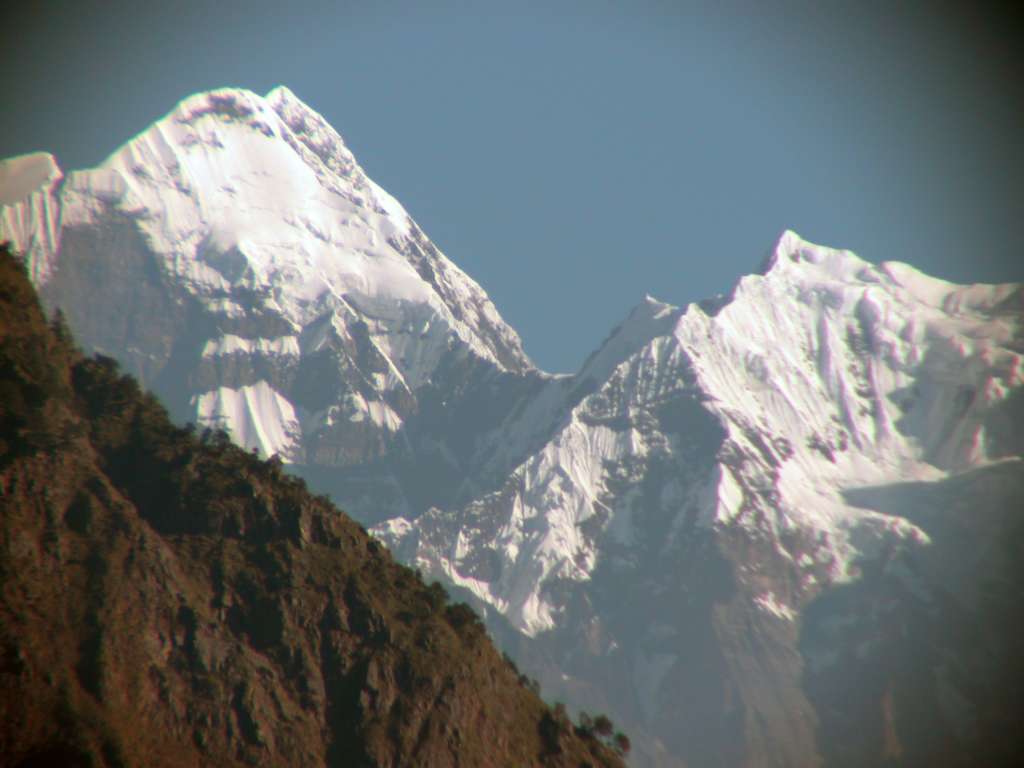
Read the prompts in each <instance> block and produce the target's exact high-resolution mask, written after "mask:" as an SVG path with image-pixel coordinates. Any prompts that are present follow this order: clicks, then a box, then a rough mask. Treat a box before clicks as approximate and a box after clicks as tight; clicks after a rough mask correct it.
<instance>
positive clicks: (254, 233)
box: [2, 87, 533, 459]
mask: <svg viewBox="0 0 1024 768" xmlns="http://www.w3.org/2000/svg"><path fill="white" fill-rule="evenodd" d="M45 166H46V163H45V162H44V161H43V160H40V159H38V158H36V159H34V160H33V159H28V160H26V159H22V160H20V161H18V163H17V164H16V166H12V167H14V168H15V170H17V171H18V173H17V174H16V175H17V177H18V179H17V181H18V183H17V184H14V183H13V182H12V183H10V184H5V189H7V188H10V189H12V190H14V188H15V187H17V190H16V191H19V193H20V192H28V194H27V197H26V196H25V195H23V194H22V195H20V197H21V198H23V199H19V201H18V202H16V203H14V204H11V205H5V206H4V208H3V214H2V215H3V219H2V221H3V237H5V238H9V239H11V240H12V241H13V245H14V247H15V249H17V250H19V251H21V252H23V253H25V254H26V255H27V257H28V263H29V268H30V272H31V274H32V276H33V279H34V280H35V282H36V283H37V284H38V285H40V287H41V289H42V293H43V296H44V298H47V297H51V298H50V299H49V300H51V301H52V302H53V303H57V304H60V305H62V306H65V305H67V307H66V308H69V310H70V312H71V313H72V314H76V313H79V312H78V309H77V307H76V305H78V304H80V303H81V302H83V301H85V300H86V299H85V297H83V296H82V295H81V291H80V289H79V287H76V286H78V285H80V281H81V279H82V277H81V273H83V272H84V271H86V270H87V269H88V268H89V265H88V264H86V260H87V259H86V260H83V259H84V258H85V257H83V255H82V250H83V249H82V246H81V240H82V239H83V238H85V239H87V240H89V241H90V245H89V246H88V247H86V248H85V251H86V252H88V253H90V254H96V256H93V257H90V258H96V257H99V255H100V250H101V249H103V250H106V251H108V252H110V251H113V253H114V254H118V253H123V254H124V258H128V259H129V260H130V262H131V265H132V268H133V269H134V270H136V271H138V272H139V273H140V274H136V275H132V276H130V273H131V270H130V269H125V268H124V267H125V266H127V265H122V268H121V269H120V270H119V271H117V273H116V274H111V275H110V276H109V278H110V279H111V280H113V281H114V282H115V284H117V285H120V284H124V287H125V291H131V290H132V289H131V287H130V286H129V285H128V282H129V281H130V280H132V279H140V278H141V279H144V280H145V282H146V283H147V284H149V285H151V286H152V288H153V291H155V292H156V293H158V294H160V295H161V297H162V298H161V301H163V302H167V307H166V311H167V312H168V314H169V315H170V316H169V317H167V318H166V319H165V322H168V323H174V324H176V327H175V328H173V329H172V328H167V329H166V334H165V337H164V338H165V341H164V344H163V348H162V349H161V350H160V351H159V352H157V351H155V350H154V349H153V348H152V344H150V343H148V342H143V341H141V340H134V341H131V340H126V339H124V338H121V339H119V340H116V341H115V340H114V339H112V338H111V339H99V338H97V339H95V340H94V343H95V344H96V346H97V347H98V348H100V349H106V350H113V349H118V348H122V347H125V348H128V349H133V348H134V349H136V350H137V351H138V353H139V354H140V359H139V360H138V361H137V362H135V363H134V364H133V365H132V367H133V368H134V370H135V372H136V373H138V374H139V375H140V376H142V378H143V380H144V381H150V380H153V379H154V377H163V378H166V377H167V376H168V375H169V371H168V369H167V366H168V364H181V363H182V362H183V356H192V357H193V358H194V364H196V365H200V366H206V367H207V368H209V367H210V366H214V367H220V368H223V367H224V366H225V365H227V364H228V362H227V361H228V360H233V361H235V362H232V363H230V365H231V366H232V367H235V368H237V365H238V362H239V361H241V360H243V359H244V360H245V361H246V362H245V363H244V365H245V366H246V370H247V373H245V374H244V375H242V376H241V377H239V376H238V375H236V374H232V376H231V377H229V378H232V379H234V380H235V381H236V383H234V384H229V385H224V384H223V383H218V385H217V386H212V381H211V385H200V387H204V386H209V387H210V388H208V389H202V388H201V389H200V390H199V391H195V394H194V396H193V397H192V401H191V406H189V407H190V408H191V409H192V412H193V414H194V418H196V419H197V420H198V421H200V422H203V423H211V424H220V425H223V426H225V427H226V428H228V429H229V430H230V431H232V432H233V433H234V434H235V435H236V437H238V438H239V439H240V440H242V441H243V442H244V443H245V444H246V445H247V446H250V447H255V448H257V449H259V450H260V451H261V452H263V453H266V454H271V453H280V454H281V455H282V456H284V457H285V458H291V459H299V458H301V457H302V456H303V455H305V453H306V448H307V447H308V446H303V445H302V443H303V442H308V441H307V440H304V438H302V435H303V434H306V435H307V436H308V435H309V433H310V431H311V430H312V431H314V432H315V431H316V430H319V429H321V427H325V426H326V427H330V426H331V425H332V424H335V423H337V422H338V421H339V420H341V421H353V422H359V423H362V424H363V425H364V426H363V427H360V428H361V429H370V426H369V425H374V426H373V428H372V429H373V430H376V431H379V432H381V435H380V436H379V437H376V438H373V440H374V441H378V440H386V439H389V438H386V437H385V436H384V435H386V434H393V433H395V432H396V430H398V429H399V428H400V425H401V424H402V423H403V421H404V419H406V418H407V417H408V416H409V415H410V414H411V413H412V412H413V411H415V406H414V404H413V403H414V400H415V398H412V400H410V397H411V393H412V392H414V391H415V390H417V389H419V388H420V387H423V386H425V385H427V384H428V383H429V382H430V381H431V380H432V379H433V378H434V377H435V374H436V372H437V370H438V367H439V366H442V365H449V363H445V362H444V361H445V360H452V361H454V360H456V359H459V360H466V361H469V360H476V361H479V362H480V363H481V364H483V365H485V366H490V367H492V368H494V369H495V370H496V371H511V372H517V373H520V372H526V371H531V370H533V366H532V364H531V363H530V361H529V359H528V358H527V357H526V355H525V354H524V352H523V350H522V344H521V342H520V340H519V338H518V336H517V335H516V333H515V331H513V330H512V329H511V328H510V327H508V326H507V325H506V324H505V323H504V321H503V320H502V319H501V317H500V315H499V314H498V312H497V310H496V309H495V307H494V306H493V304H492V303H491V302H490V300H489V299H488V298H487V295H486V294H485V293H484V292H483V290H482V289H481V288H480V287H479V286H478V285H477V284H476V283H474V282H473V281H472V280H471V279H470V278H469V277H468V276H467V275H466V274H465V273H463V272H462V271H461V270H460V269H459V268H458V267H456V266H455V265H454V264H452V263H451V262H450V261H449V260H448V259H447V258H445V256H444V255H443V254H441V252H440V251H438V250H437V248H436V247H434V245H433V244H432V243H431V242H430V241H429V240H428V239H427V237H426V236H425V235H424V234H423V232H422V231H421V230H420V229H419V227H417V226H416V224H415V222H413V220H412V219H411V218H410V216H409V215H408V213H407V212H406V211H405V210H404V208H402V206H401V205H400V204H399V203H398V202H397V201H396V200H395V199H394V198H393V197H391V196H390V195H389V194H387V193H386V192H385V191H384V190H382V189H381V188H380V187H379V186H377V185H376V184H374V183H373V182H372V181H371V180H370V179H369V178H368V177H367V175H366V174H365V172H364V171H363V170H362V168H361V167H360V166H359V165H358V163H357V162H356V160H355V158H354V157H353V155H352V153H351V152H350V151H349V149H348V148H347V147H346V146H345V143H344V141H343V140H342V138H341V136H340V135H339V134H338V133H337V132H336V131H335V130H334V129H333V128H332V127H331V126H330V125H328V124H327V122H326V121H325V120H324V119H323V118H322V117H321V116H320V115H319V114H317V113H316V112H315V111H314V110H312V109H311V108H309V107H308V106H307V105H305V104H304V103H302V102H301V101H300V100H299V99H298V98H297V97H296V96H295V95H294V94H293V93H292V92H291V91H289V90H288V89H287V88H284V87H278V88H275V89H274V90H273V91H271V92H270V93H269V94H268V95H267V96H266V97H263V96H259V95H257V94H255V93H252V92H250V91H246V90H243V89H232V88H226V89H219V90H215V91H210V92H208V93H200V94H196V95H193V96H190V97H188V98H186V99H184V100H183V101H181V102H180V103H179V104H178V105H177V106H176V107H175V108H174V109H173V110H172V111H171V112H170V113H169V114H168V115H166V116H165V117H163V118H162V119H160V120H158V121H157V122H156V123H154V124H153V125H152V126H150V127H149V128H147V129H146V130H144V131H143V132H142V133H140V134H139V135H137V136H136V137H134V138H133V139H131V140H130V141H128V142H127V143H126V144H125V145H124V146H123V147H121V148H120V149H118V150H117V151H116V152H114V154H112V155H111V156H110V157H109V158H108V159H107V160H106V161H104V162H103V163H102V164H101V165H100V166H99V167H98V168H95V169H92V170H87V171H76V172H73V173H71V174H69V175H68V177H67V178H66V179H65V180H64V181H63V183H59V184H58V183H57V181H56V179H57V174H55V173H46V174H42V171H43V170H46V167H45ZM30 171H31V172H30ZM40 174H42V176H40ZM8 175H9V176H12V178H13V175H14V174H13V173H12V174H8ZM36 176H40V178H39V179H36V178H35V177H36ZM43 176H45V178H43ZM29 177H31V178H29ZM23 179H28V181H32V184H29V186H32V187H34V188H35V190H34V191H30V190H28V189H24V190H23V189H22V188H23V187H25V184H26V183H27V181H22V180H23ZM69 239H70V245H68V243H69ZM129 241H131V243H130V246H131V247H130V253H129V252H128V251H126V250H125V249H126V248H128V246H129ZM65 245H67V246H68V247H64V246H65ZM114 258H115V259H116V258H121V257H120V256H114ZM152 299H153V297H151V300H152ZM185 305H188V306H189V307H191V309H189V310H188V311H186V312H185V313H184V315H182V312H183V310H180V309H174V307H184V306H185ZM91 311H92V310H87V309H86V308H84V307H83V308H82V310H81V313H80V314H85V313H86V312H91ZM200 318H202V319H200ZM110 319H111V321H112V322H113V323H114V324H115V325H116V324H117V323H118V322H119V321H117V320H116V318H113V317H111V318H110ZM182 323H184V324H185V325H187V326H188V328H187V329H186V328H185V326H184V325H182ZM105 327H106V328H107V329H108V330H111V331H112V332H114V333H115V335H118V336H123V334H124V333H126V332H127V333H128V334H129V335H130V334H132V333H133V331H131V329H121V330H116V329H114V328H112V327H111V326H110V325H105ZM183 333H184V334H185V335H184V336H183V335H182V334H183ZM196 334H198V335H199V337H195V338H193V336H195V335H196ZM186 338H188V344H189V345H190V346H191V350H190V351H186V350H184V349H182V348H180V344H181V343H184V342H185V339H186ZM296 344H297V345H298V354H297V355H295V354H292V352H294V350H295V348H296ZM282 350H289V352H288V354H284V353H283V352H282ZM317 355H319V356H321V357H322V356H323V355H328V356H333V357H335V358H338V359H339V360H343V361H347V362H341V363H340V368H338V367H335V370H336V371H338V370H340V371H346V370H347V371H348V373H342V374H341V375H342V376H343V378H346V377H347V383H346V384H344V385H342V384H341V383H340V382H335V387H334V392H333V393H328V392H326V391H321V390H322V385H317V384H309V383H306V384H300V386H301V387H304V390H303V391H304V392H305V393H306V394H305V396H301V397H298V399H296V396H294V395H293V394H290V393H289V392H286V391H282V387H284V388H285V389H288V388H289V386H290V385H288V384H287V382H288V381H294V375H291V376H288V377H285V379H281V377H280V376H279V375H278V376H277V380H273V377H271V379H267V378H265V377H262V376H261V375H259V374H258V372H257V369H259V368H261V367H263V368H265V367H266V365H267V364H268V362H269V360H270V359H272V358H273V359H277V360H280V361H281V362H282V364H283V365H284V366H285V367H287V368H290V369H292V370H296V366H298V367H301V366H302V365H303V363H302V361H303V360H306V359H307V358H309V357H310V356H313V357H316V356H317ZM261 361H262V362H261ZM178 375H181V376H186V377H188V378H190V379H192V380H196V379H197V377H198V378H199V379H203V378H204V377H205V378H209V377H208V376H206V375H205V374H202V373H198V372H191V373H185V372H184V371H180V372H179V374H178ZM337 375H338V374H337V373H335V374H332V376H337ZM215 378H217V377H215ZM189 386H194V385H189ZM310 390H316V391H317V393H316V394H315V395H314V394H313V393H312V391H310ZM271 436H274V437H271ZM374 450H377V449H374Z"/></svg>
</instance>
